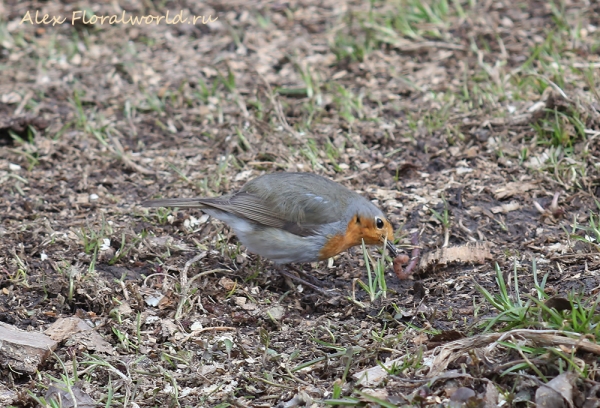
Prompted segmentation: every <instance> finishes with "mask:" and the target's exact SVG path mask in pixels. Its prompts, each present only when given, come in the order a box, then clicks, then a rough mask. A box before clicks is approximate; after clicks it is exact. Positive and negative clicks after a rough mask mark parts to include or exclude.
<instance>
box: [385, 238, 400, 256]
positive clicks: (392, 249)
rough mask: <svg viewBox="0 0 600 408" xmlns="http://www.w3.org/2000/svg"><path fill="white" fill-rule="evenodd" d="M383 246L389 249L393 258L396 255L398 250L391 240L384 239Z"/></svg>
mask: <svg viewBox="0 0 600 408" xmlns="http://www.w3.org/2000/svg"><path fill="white" fill-rule="evenodd" d="M385 247H386V248H387V250H388V251H390V254H391V255H392V257H393V258H395V257H396V256H398V250H397V249H396V247H395V246H394V243H393V242H392V241H386V245H385Z"/></svg>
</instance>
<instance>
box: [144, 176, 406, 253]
mask: <svg viewBox="0 0 600 408" xmlns="http://www.w3.org/2000/svg"><path fill="white" fill-rule="evenodd" d="M141 205H142V206H144V207H177V208H200V209H201V210H202V211H203V212H204V213H206V214H208V215H209V216H211V217H214V218H216V219H219V220H221V221H223V222H224V223H225V224H227V225H229V226H230V227H231V228H232V229H233V231H234V233H235V234H236V236H237V237H238V240H239V241H240V242H241V243H242V244H243V245H244V246H245V247H246V248H247V249H248V251H249V252H251V253H254V254H257V255H259V256H261V257H264V258H267V259H270V260H272V261H273V262H275V263H276V264H288V263H308V262H315V261H323V260H327V259H329V258H331V257H333V256H335V255H337V254H339V253H341V252H343V251H345V250H347V249H348V248H351V247H353V246H357V245H360V244H361V243H362V242H363V241H364V243H365V244H366V245H382V244H384V243H385V245H386V248H387V249H388V251H389V252H390V254H391V255H392V256H393V257H395V256H397V254H398V252H397V250H396V247H395V246H394V244H393V240H394V230H393V227H392V225H391V223H390V222H389V221H388V219H387V218H386V216H385V215H384V213H383V212H382V211H381V210H380V209H379V208H377V206H375V205H374V204H373V203H372V202H371V201H369V200H367V199H366V198H365V197H363V196H361V195H359V194H358V193H356V192H354V191H352V190H350V189H348V188H346V187H344V186H343V185H341V184H339V183H337V182H335V181H333V180H330V179H328V178H326V177H323V176H320V175H317V174H314V173H302V172H301V173H293V172H277V173H267V174H264V175H261V176H259V177H256V178H254V179H252V180H250V181H248V182H247V183H246V184H244V185H243V186H242V187H241V189H239V191H236V192H233V193H230V194H226V195H223V196H220V197H195V198H173V199H158V200H150V201H144V202H142V203H141Z"/></svg>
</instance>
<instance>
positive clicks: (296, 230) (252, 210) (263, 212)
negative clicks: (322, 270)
mask: <svg viewBox="0 0 600 408" xmlns="http://www.w3.org/2000/svg"><path fill="white" fill-rule="evenodd" d="M201 203H202V204H204V205H206V206H210V207H213V208H216V209H219V210H222V211H225V212H228V213H230V214H235V215H237V216H240V217H243V218H245V219H247V220H249V221H252V222H255V223H257V224H261V225H265V226H268V227H273V228H279V229H282V230H285V231H288V232H291V233H292V234H295V235H299V236H303V237H306V236H311V235H314V234H315V233H316V232H317V230H318V228H319V227H320V226H321V223H320V222H315V221H318V220H316V219H315V218H314V217H310V216H308V217H306V216H305V214H299V213H298V212H288V213H285V212H282V211H281V209H280V208H279V207H278V206H277V205H275V204H276V203H273V202H268V201H266V200H264V199H262V198H261V197H258V196H256V195H253V194H250V193H246V192H239V193H236V194H233V195H232V196H230V197H228V198H222V197H219V198H205V199H201ZM311 212H312V211H311Z"/></svg>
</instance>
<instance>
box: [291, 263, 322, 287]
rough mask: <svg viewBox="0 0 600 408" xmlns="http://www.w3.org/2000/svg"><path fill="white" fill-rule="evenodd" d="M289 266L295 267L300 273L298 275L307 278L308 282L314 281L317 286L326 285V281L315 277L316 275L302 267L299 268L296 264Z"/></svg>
mask: <svg viewBox="0 0 600 408" xmlns="http://www.w3.org/2000/svg"><path fill="white" fill-rule="evenodd" d="M288 268H290V269H293V270H294V271H296V272H297V273H298V275H301V276H302V277H303V278H304V279H305V280H307V281H308V282H310V283H312V284H313V285H315V286H319V287H320V286H321V285H324V284H325V283H324V282H323V281H321V280H319V279H317V278H315V277H314V276H312V275H311V274H309V273H306V272H304V271H303V270H302V268H297V267H296V266H295V265H288ZM326 286H328V287H331V285H329V284H326Z"/></svg>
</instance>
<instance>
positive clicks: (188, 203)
mask: <svg viewBox="0 0 600 408" xmlns="http://www.w3.org/2000/svg"><path fill="white" fill-rule="evenodd" d="M141 205H142V207H178V208H194V207H196V208H202V207H205V205H204V204H202V198H168V199H162V200H150V201H144V202H143V203H142V204H141Z"/></svg>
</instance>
